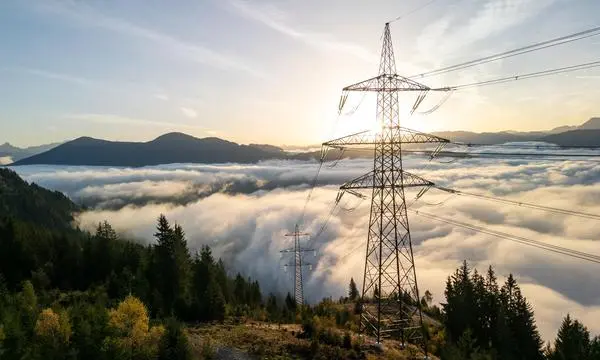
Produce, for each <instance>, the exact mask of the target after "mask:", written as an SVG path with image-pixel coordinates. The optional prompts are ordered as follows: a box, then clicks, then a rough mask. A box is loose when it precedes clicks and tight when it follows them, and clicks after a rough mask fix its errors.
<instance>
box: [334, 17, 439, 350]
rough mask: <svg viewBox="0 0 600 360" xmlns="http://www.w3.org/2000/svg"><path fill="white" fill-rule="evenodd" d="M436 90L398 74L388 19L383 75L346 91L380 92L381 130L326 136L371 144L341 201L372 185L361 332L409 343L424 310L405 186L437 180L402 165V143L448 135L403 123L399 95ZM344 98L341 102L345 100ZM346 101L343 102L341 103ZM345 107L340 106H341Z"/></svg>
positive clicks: (340, 142)
mask: <svg viewBox="0 0 600 360" xmlns="http://www.w3.org/2000/svg"><path fill="white" fill-rule="evenodd" d="M447 90H449V89H448V88H439V89H432V88H429V87H427V86H425V85H422V84H420V83H417V82H415V81H412V80H410V79H407V78H405V77H402V76H399V75H398V74H396V64H395V60H394V50H393V47H392V40H391V35H390V28H389V23H387V24H386V25H385V30H384V36H383V49H382V52H381V62H380V66H379V74H378V75H377V76H376V77H373V78H371V79H368V80H365V81H362V82H359V83H356V84H354V85H350V86H348V87H346V88H344V91H345V92H347V91H372V92H376V93H377V114H376V115H377V121H378V125H380V126H381V127H380V129H379V131H377V132H369V131H366V132H361V133H357V134H353V135H349V136H345V137H342V138H339V139H336V140H332V141H328V142H326V143H324V144H323V146H324V147H329V148H335V149H339V150H342V151H343V150H345V149H346V148H348V147H352V146H355V147H363V148H365V147H366V148H368V149H373V155H374V158H373V170H372V171H370V172H368V173H367V174H365V175H363V176H360V177H358V178H356V179H354V180H352V181H350V182H348V183H346V184H344V185H343V186H341V188H340V194H339V195H338V199H337V201H338V202H339V200H340V198H341V196H342V195H343V194H344V192H349V193H351V194H354V195H358V196H361V197H362V196H363V195H362V194H360V190H361V189H368V190H371V195H372V197H371V214H370V219H369V232H368V238H367V251H366V258H365V272H364V279H363V288H362V304H363V305H362V312H361V323H360V328H361V331H365V332H367V333H369V334H372V335H373V336H374V337H376V339H377V342H378V343H380V342H381V340H382V338H387V337H393V338H399V339H401V341H402V342H403V343H405V342H409V341H410V342H420V343H421V344H422V345H423V348H424V351H425V352H426V347H425V344H424V341H425V338H424V337H423V336H422V335H423V333H422V329H423V327H422V324H423V317H422V313H421V305H420V297H419V289H418V286H417V274H416V269H415V262H414V258H413V250H412V243H411V237H410V228H409V224H408V216H407V213H406V210H407V209H406V199H405V189H406V188H412V187H415V188H421V190H420V192H419V194H418V195H417V197H419V196H420V195H422V194H423V193H424V192H425V191H427V189H429V188H430V187H431V186H433V185H434V184H433V183H432V182H430V181H428V180H425V179H423V178H421V177H419V176H416V175H413V174H411V173H409V172H407V171H405V170H404V169H403V167H402V146H403V145H404V144H426V143H433V144H435V145H436V146H437V147H436V149H435V151H434V152H433V154H434V155H433V156H435V154H437V153H438V152H439V151H440V150H441V149H442V147H443V146H444V145H445V144H446V143H448V140H446V139H442V138H439V137H436V136H433V135H429V134H425V133H421V132H418V131H414V130H409V129H406V128H402V127H400V119H399V105H398V94H399V92H401V91H414V92H417V94H418V96H417V100H416V102H415V104H414V106H413V111H414V110H415V109H416V108H417V107H418V105H419V104H420V103H421V101H422V100H423V98H424V97H425V95H426V94H427V92H429V91H447ZM344 101H345V99H344V100H343V101H341V102H340V103H343V102H344ZM342 106H343V105H342ZM340 111H341V109H340Z"/></svg>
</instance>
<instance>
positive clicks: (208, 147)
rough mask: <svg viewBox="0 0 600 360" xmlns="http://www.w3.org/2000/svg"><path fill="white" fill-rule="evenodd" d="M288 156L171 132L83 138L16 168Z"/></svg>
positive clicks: (266, 148)
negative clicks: (146, 137)
mask: <svg viewBox="0 0 600 360" xmlns="http://www.w3.org/2000/svg"><path fill="white" fill-rule="evenodd" d="M286 158H288V154H287V153H286V152H285V151H283V150H282V149H280V148H277V147H275V146H270V145H255V144H253V145H239V144H236V143H234V142H231V141H226V140H223V139H219V138H216V137H208V138H203V139H199V138H196V137H193V136H190V135H186V134H182V133H169V134H165V135H162V136H159V137H158V138H156V139H154V140H152V141H148V142H118V141H106V140H98V139H93V138H90V137H80V138H78V139H75V140H73V141H69V142H66V143H64V144H62V145H59V146H57V147H55V148H53V149H50V150H48V151H46V152H44V153H41V154H37V155H34V156H31V157H28V158H26V159H22V160H19V161H16V162H15V163H14V164H13V165H32V164H53V165H97V166H147V165H159V164H169V163H225V162H236V163H255V162H258V161H260V160H268V159H286Z"/></svg>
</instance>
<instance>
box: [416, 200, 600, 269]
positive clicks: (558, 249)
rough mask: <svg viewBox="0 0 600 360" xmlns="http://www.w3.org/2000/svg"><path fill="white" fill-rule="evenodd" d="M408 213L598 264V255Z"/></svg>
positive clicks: (434, 217) (457, 222) (480, 227)
mask: <svg viewBox="0 0 600 360" xmlns="http://www.w3.org/2000/svg"><path fill="white" fill-rule="evenodd" d="M409 211H411V212H413V213H415V214H416V215H419V216H421V217H425V218H428V219H431V220H436V221H440V222H443V223H446V224H450V225H454V226H458V227H461V228H465V229H468V230H472V231H475V232H479V233H482V234H487V235H491V236H495V237H498V238H501V239H505V240H510V241H513V242H517V243H520V244H523V245H527V246H531V247H534V248H537V249H541V250H547V251H551V252H553V253H556V254H560V255H565V256H569V257H573V258H577V259H580V260H585V261H589V262H593V263H596V264H600V256H598V255H593V254H589V253H585V252H582V251H577V250H572V249H568V248H565V247H561V246H557V245H551V244H547V243H544V242H541V241H537V240H531V239H528V238H525V237H523V236H517V235H511V234H507V233H504V232H501V231H496V230H491V229H487V228H484V227H482V226H477V225H472V224H467V223H463V222H460V221H456V220H452V219H447V218H443V217H440V216H436V215H433V214H429V213H425V212H422V211H419V210H409Z"/></svg>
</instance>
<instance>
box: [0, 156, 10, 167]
mask: <svg viewBox="0 0 600 360" xmlns="http://www.w3.org/2000/svg"><path fill="white" fill-rule="evenodd" d="M12 162H13V159H12V157H10V156H0V165H8V164H11V163H12Z"/></svg>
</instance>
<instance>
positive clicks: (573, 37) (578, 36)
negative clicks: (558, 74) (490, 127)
mask: <svg viewBox="0 0 600 360" xmlns="http://www.w3.org/2000/svg"><path fill="white" fill-rule="evenodd" d="M596 35H600V26H599V27H595V28H591V29H588V30H584V31H580V32H577V33H574V34H570V35H566V36H561V37H558V38H554V39H550V40H546V41H542V42H538V43H535V44H532V45H527V46H523V47H520V48H516V49H513V50H508V51H504V52H501V53H498V54H494V55H490V56H486V57H483V58H479V59H475V60H470V61H466V62H463V63H460V64H456V65H451V66H446V67H443V68H440V69H436V70H432V71H428V72H425V73H422V74H418V75H414V76H411V78H425V77H429V76H436V75H441V74H445V73H448V72H452V71H457V70H462V69H465V68H469V67H473V66H477V65H482V64H486V63H489V62H492V61H497V60H502V59H506V58H509V57H513V56H517V55H522V54H527V53H530V52H533V51H538V50H542V49H547V48H550V47H554V46H558V45H563V44H567V43H570V42H573V41H577V40H582V39H586V38H589V37H592V36H596Z"/></svg>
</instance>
